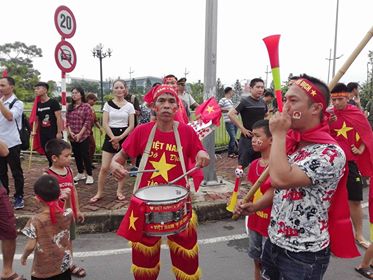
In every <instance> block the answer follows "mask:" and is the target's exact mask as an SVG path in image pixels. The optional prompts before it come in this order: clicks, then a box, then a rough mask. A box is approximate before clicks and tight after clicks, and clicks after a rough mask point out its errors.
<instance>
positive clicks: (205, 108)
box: [196, 97, 221, 126]
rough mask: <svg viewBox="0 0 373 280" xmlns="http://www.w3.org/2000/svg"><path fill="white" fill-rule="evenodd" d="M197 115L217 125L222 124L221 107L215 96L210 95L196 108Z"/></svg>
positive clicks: (204, 120)
mask: <svg viewBox="0 0 373 280" xmlns="http://www.w3.org/2000/svg"><path fill="white" fill-rule="evenodd" d="M196 116H197V117H198V116H200V118H201V119H202V121H203V122H205V123H207V122H209V121H212V124H213V125H215V126H220V118H221V109H220V106H219V104H218V102H216V99H215V97H210V98H209V99H207V100H206V101H205V102H203V103H202V104H201V105H199V106H198V107H197V109H196Z"/></svg>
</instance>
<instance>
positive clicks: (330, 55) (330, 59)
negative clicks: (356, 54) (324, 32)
mask: <svg viewBox="0 0 373 280" xmlns="http://www.w3.org/2000/svg"><path fill="white" fill-rule="evenodd" d="M325 59H326V60H329V63H328V84H329V78H330V61H332V49H329V58H325Z"/></svg>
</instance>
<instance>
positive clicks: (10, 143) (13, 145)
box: [0, 77, 24, 209]
mask: <svg viewBox="0 0 373 280" xmlns="http://www.w3.org/2000/svg"><path fill="white" fill-rule="evenodd" d="M14 86H15V81H14V79H13V78H11V77H5V78H2V79H0V94H2V97H1V99H0V128H1V129H0V139H3V140H4V142H5V143H6V144H7V147H8V149H9V154H8V155H7V156H0V180H1V182H2V184H3V186H4V187H5V189H6V190H7V193H8V194H9V178H8V165H9V167H10V170H11V172H12V175H13V178H14V186H15V190H16V192H15V194H14V209H22V208H23V207H24V200H23V186H24V177H23V170H22V166H21V139H20V137H19V131H18V128H17V126H18V127H20V126H21V125H22V114H23V102H22V101H20V100H18V99H17V98H16V96H15V94H14V92H13V91H14ZM9 106H10V107H11V109H9Z"/></svg>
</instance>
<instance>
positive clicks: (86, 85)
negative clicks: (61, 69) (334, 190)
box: [66, 79, 100, 93]
mask: <svg viewBox="0 0 373 280" xmlns="http://www.w3.org/2000/svg"><path fill="white" fill-rule="evenodd" d="M74 87H82V88H83V89H84V92H86V93H87V92H100V84H99V83H98V82H93V81H87V80H74V79H72V80H71V83H70V84H67V85H66V89H67V91H71V90H72V89H73V88H74Z"/></svg>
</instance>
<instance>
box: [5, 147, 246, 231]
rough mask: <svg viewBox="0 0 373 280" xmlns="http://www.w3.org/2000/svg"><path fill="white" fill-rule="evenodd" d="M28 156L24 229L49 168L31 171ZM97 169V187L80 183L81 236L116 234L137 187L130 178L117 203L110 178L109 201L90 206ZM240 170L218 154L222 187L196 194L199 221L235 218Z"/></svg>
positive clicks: (40, 161) (39, 164) (39, 160)
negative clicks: (232, 205)
mask: <svg viewBox="0 0 373 280" xmlns="http://www.w3.org/2000/svg"><path fill="white" fill-rule="evenodd" d="M28 160H29V158H28V155H25V159H24V160H23V162H22V165H23V171H24V177H25V189H24V192H25V195H24V199H25V208H24V209H20V210H15V214H16V217H17V228H21V227H23V225H24V224H25V223H26V221H27V220H28V218H29V217H30V216H31V215H32V214H33V213H36V212H37V211H38V206H37V205H36V204H35V203H34V197H33V183H34V182H35V181H36V179H37V178H38V177H39V176H40V175H41V174H42V172H43V169H44V168H46V167H47V166H48V163H47V161H46V159H45V158H44V157H39V156H36V157H34V158H33V160H32V165H31V169H29V168H28ZM95 166H96V169H94V170H93V177H94V179H95V183H94V184H93V185H85V184H84V181H80V182H79V183H78V185H76V188H77V191H78V195H79V201H80V209H81V211H82V212H84V214H85V216H86V221H85V223H84V224H82V225H79V226H78V230H79V232H81V233H83V232H86V233H87V232H107V231H113V230H116V229H117V228H118V226H119V224H120V222H121V220H122V218H123V215H124V213H125V211H126V209H127V207H128V204H129V198H130V196H131V193H132V188H133V183H134V180H135V178H129V179H128V180H127V182H126V188H125V195H126V200H125V201H118V200H116V188H117V182H116V181H115V180H114V178H113V177H111V176H108V178H107V181H106V186H105V197H104V198H102V199H101V200H100V201H98V202H97V203H95V204H90V203H89V199H90V198H91V197H93V196H94V195H95V194H96V190H97V177H98V173H99V170H100V166H99V164H96V165H95ZM236 167H237V159H231V158H228V157H227V154H226V153H223V154H217V158H216V174H217V176H218V181H219V183H221V184H220V185H219V186H212V187H203V186H201V187H200V190H199V192H198V193H194V191H193V192H192V198H193V208H194V209H195V210H196V212H197V214H198V218H199V221H206V220H217V219H223V218H228V217H230V216H231V214H230V213H229V212H228V211H226V210H225V207H226V204H227V201H228V200H229V198H230V196H231V194H232V191H233V187H234V182H235V174H234V170H235V169H236ZM72 168H73V171H74V172H76V169H75V163H73V164H72ZM9 175H10V178H11V179H10V182H11V186H10V190H11V194H10V195H11V196H12V195H13V194H12V192H13V190H14V187H13V181H12V177H11V174H9ZM244 193H246V187H241V188H240V195H239V197H242V194H244Z"/></svg>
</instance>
